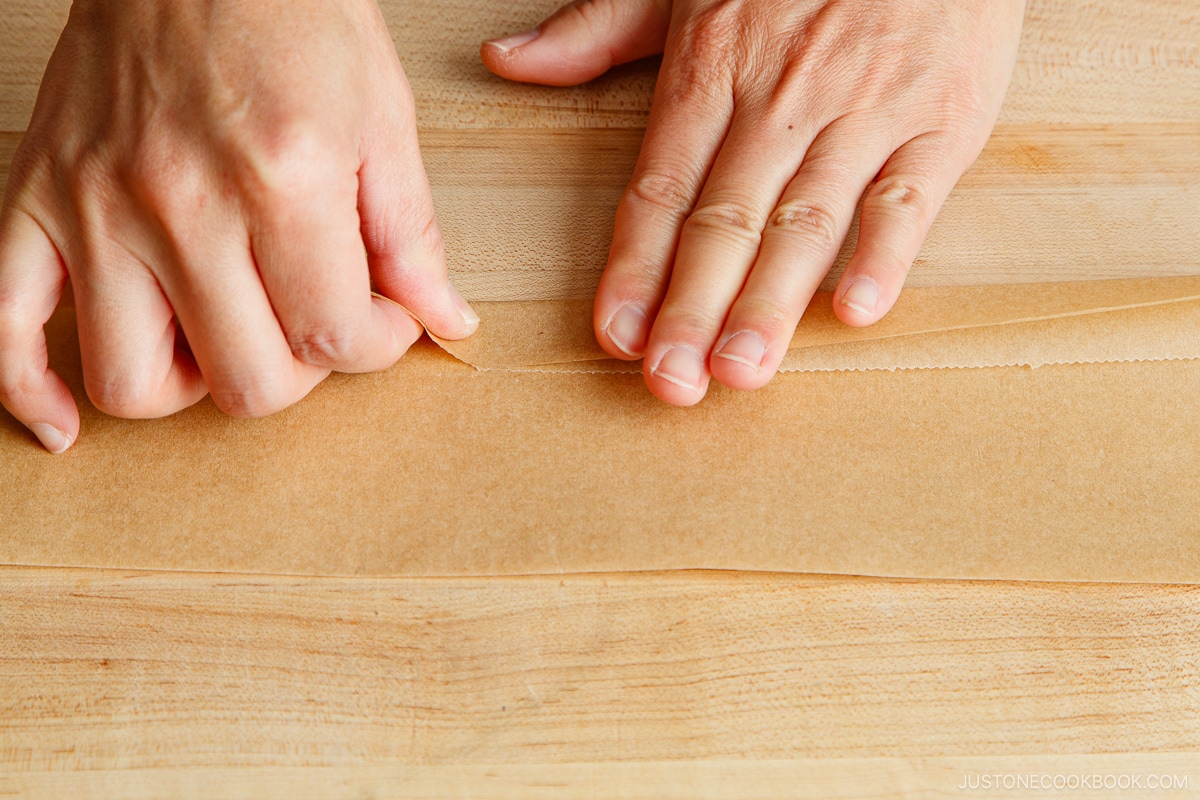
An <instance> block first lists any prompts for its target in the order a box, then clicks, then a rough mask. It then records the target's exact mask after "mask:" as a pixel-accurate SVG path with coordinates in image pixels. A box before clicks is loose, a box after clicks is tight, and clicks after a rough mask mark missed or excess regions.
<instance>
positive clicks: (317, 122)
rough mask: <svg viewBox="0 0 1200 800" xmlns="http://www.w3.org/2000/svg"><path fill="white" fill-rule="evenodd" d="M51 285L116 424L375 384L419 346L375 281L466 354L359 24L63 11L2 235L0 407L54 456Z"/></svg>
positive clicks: (385, 79)
mask: <svg viewBox="0 0 1200 800" xmlns="http://www.w3.org/2000/svg"><path fill="white" fill-rule="evenodd" d="M68 278H69V279H70V281H71V285H72V287H73V289H74V294H75V303H76V308H77V313H78V323H79V341H80V349H81V355H82V358H83V373H84V384H85V387H86V389H87V393H88V396H89V398H90V399H91V400H92V402H93V403H94V404H95V405H96V407H97V408H99V409H100V410H101V411H105V412H107V413H110V414H114V415H116V416H121V417H130V418H149V417H160V416H165V415H168V414H172V413H174V412H176V411H179V410H180V409H182V408H185V407H187V406H190V405H192V404H193V403H195V402H197V401H198V400H200V399H201V398H202V397H203V396H204V395H205V394H206V393H208V392H211V393H212V396H213V399H214V401H215V402H216V403H217V405H218V406H219V407H220V408H221V409H222V410H224V411H226V412H227V413H229V414H233V415H237V416H261V415H265V414H270V413H272V412H274V411H277V410H279V409H282V408H284V407H285V406H288V405H290V404H292V403H294V402H296V401H297V400H299V399H300V398H302V397H304V395H306V394H307V393H308V392H309V391H310V390H311V389H312V388H313V387H314V386H315V385H316V384H317V383H319V382H321V381H322V380H323V379H324V378H325V377H326V376H327V375H328V374H329V373H330V371H332V370H338V371H342V372H367V371H374V370H379V369H384V368H386V367H388V366H390V365H391V364H393V363H394V362H395V361H396V360H397V359H399V358H400V357H401V356H402V355H403V354H404V353H405V351H406V350H407V349H408V347H409V346H410V345H411V344H412V343H413V342H414V341H415V340H416V339H417V338H418V337H419V336H420V334H421V332H422V328H421V325H420V324H419V323H417V322H416V321H414V319H413V318H412V317H410V316H409V315H408V314H406V313H405V311H404V310H403V309H401V308H399V307H398V306H397V305H394V304H392V303H389V302H388V301H387V300H383V299H380V298H373V297H372V295H371V285H372V280H373V281H374V284H375V287H376V289H377V290H378V291H379V292H380V293H381V294H383V295H385V296H386V297H388V298H390V299H391V300H394V301H395V302H396V303H399V304H400V305H403V306H404V308H407V309H408V310H410V311H411V312H412V313H413V314H414V315H415V316H416V317H417V318H419V319H420V320H421V322H422V323H424V324H425V325H427V326H428V327H429V329H430V331H432V332H433V333H435V334H437V335H438V336H441V337H443V338H447V339H457V338H463V337H465V336H468V335H470V334H471V333H472V332H473V331H474V330H475V328H476V326H477V325H478V317H477V316H475V314H474V312H472V311H471V309H470V307H469V306H468V305H467V304H466V302H465V301H463V299H462V298H461V296H459V294H458V293H457V292H456V291H455V290H454V288H453V287H452V286H451V285H450V283H449V280H448V277H447V272H446V264H445V260H444V256H443V252H442V238H441V233H440V230H439V228H438V225H437V222H436V221H435V219H434V214H433V203H432V199H431V196H430V192H429V185H428V182H427V179H426V177H425V171H424V168H423V166H422V163H421V158H420V154H419V152H418V148H417V135H416V127H415V121H414V109H413V101H412V95H411V90H410V88H409V86H408V82H407V80H406V79H405V77H404V72H403V70H402V69H401V67H400V63H399V60H398V59H397V56H396V51H395V48H394V47H393V45H392V41H391V38H390V36H389V35H388V31H387V27H386V26H385V24H384V21H383V19H382V16H381V15H380V12H379V8H378V7H377V5H376V4H375V2H374V0H262V1H261V2H253V3H243V2H228V0H216V1H215V2H214V0H76V2H75V3H74V6H73V7H72V10H71V16H70V20H69V21H68V23H67V26H66V29H65V30H64V31H63V34H62V37H61V39H60V40H59V43H58V46H57V48H56V50H55V52H54V55H53V57H52V58H51V60H50V63H49V66H48V67H47V69H46V74H45V77H44V78H43V81H42V87H41V91H40V94H39V97H38V102H37V105H36V108H35V110H34V114H33V119H32V121H31V123H30V126H29V131H28V133H27V135H26V137H25V139H24V142H23V143H22V145H21V147H20V149H19V151H18V152H17V155H16V158H15V159H14V163H13V168H12V172H11V178H10V181H9V185H8V191H7V193H6V196H5V199H4V206H3V210H2V211H0V402H2V403H3V405H4V406H5V407H6V408H7V409H8V410H9V411H10V412H11V413H12V414H13V416H15V417H16V418H17V419H19V420H20V421H21V422H23V423H25V424H26V425H27V426H28V427H29V428H30V429H31V430H32V431H33V432H34V433H35V434H36V435H37V436H38V438H39V439H40V440H41V441H42V443H43V445H45V447H46V448H47V449H48V450H50V451H51V452H62V451H63V450H65V449H66V448H67V447H69V446H70V445H71V443H72V442H74V441H75V439H76V438H77V437H78V435H79V414H78V411H77V409H76V407H75V403H74V400H73V399H72V396H71V393H70V391H69V390H68V389H67V387H66V384H65V383H63V381H62V380H61V378H59V376H58V375H56V374H55V373H54V372H53V371H52V370H50V368H49V366H48V363H47V353H46V340H45V335H44V333H43V326H44V324H45V322H46V320H47V319H48V318H49V317H50V315H51V313H52V312H53V311H54V308H55V307H56V305H57V304H58V301H59V298H60V296H61V294H62V291H63V288H64V285H65V282H66V280H67V279H68ZM185 337H186V338H185Z"/></svg>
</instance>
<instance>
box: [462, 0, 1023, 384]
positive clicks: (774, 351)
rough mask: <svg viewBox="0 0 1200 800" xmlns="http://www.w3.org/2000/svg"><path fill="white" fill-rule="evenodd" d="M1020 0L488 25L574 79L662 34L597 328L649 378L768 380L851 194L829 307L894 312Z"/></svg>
mask: <svg viewBox="0 0 1200 800" xmlns="http://www.w3.org/2000/svg"><path fill="white" fill-rule="evenodd" d="M1023 12H1024V2H1023V0H967V2H962V1H961V0H674V2H672V0H582V1H581V2H577V3H574V4H572V5H569V6H566V7H564V8H562V9H560V10H559V11H558V13H556V14H555V15H554V16H552V17H551V18H550V19H548V20H546V21H545V22H543V23H542V25H541V26H540V27H539V28H538V29H537V30H535V31H530V32H528V33H524V34H517V35H515V36H511V37H507V38H505V39H500V40H496V41H493V42H489V43H486V44H484V46H483V49H482V55H483V59H484V62H485V63H486V64H487V66H488V67H489V68H490V69H491V70H492V71H494V72H496V73H497V74H499V75H501V76H503V77H506V78H511V79H513V80H520V81H529V82H533V83H543V84H551V85H556V86H558V85H571V84H575V83H580V82H582V81H586V80H589V79H591V78H594V77H596V76H597V75H600V74H601V73H603V72H604V71H605V70H607V69H609V68H610V67H611V66H613V65H614V64H619V63H623V62H627V61H632V60H634V59H637V58H641V57H643V56H647V55H651V54H653V53H656V52H659V51H662V52H663V54H664V55H663V63H662V69H661V71H660V73H659V77H658V84H657V88H656V89H655V94H654V103H653V106H652V108H651V111H650V121H649V125H648V127H647V130H646V137H645V140H644V142H643V144H642V151H641V155H640V157H639V159H638V163H637V167H636V168H635V171H634V175H633V178H632V180H631V181H630V183H629V187H628V189H627V190H626V192H625V195H624V197H623V198H622V200H621V203H620V205H619V207H618V209H617V218H616V229H615V232H614V234H613V243H612V249H611V251H610V253H609V261H608V266H607V268H606V270H605V272H604V276H603V278H602V280H601V284H600V290H599V293H598V294H597V297H596V307H595V328H596V336H597V338H598V340H599V342H600V344H601V346H602V347H603V348H604V349H605V350H606V351H607V352H608V353H610V354H611V355H612V356H614V357H616V358H623V359H634V358H639V357H643V356H644V357H645V361H644V366H643V372H644V374H645V378H646V383H647V385H648V386H649V387H650V391H651V392H653V393H654V394H655V395H656V396H658V397H659V398H661V399H663V400H665V401H666V402H668V403H673V404H675V405H692V404H693V403H696V402H698V401H699V400H700V399H701V398H702V397H703V396H704V393H705V392H706V391H707V388H708V383H709V380H710V378H714V377H715V378H716V379H717V380H718V381H720V382H721V383H723V384H725V385H727V386H731V387H735V388H739V389H753V388H757V387H759V386H762V385H764V384H765V383H767V382H768V381H769V380H770V379H771V378H772V376H773V375H774V374H775V372H776V370H777V369H778V366H779V363H780V361H781V360H782V358H783V355H784V353H785V352H786V351H787V347H788V343H789V341H790V339H791V336H792V333H793V332H794V330H795V328H796V324H797V323H798V322H799V320H800V315H801V314H802V313H803V311H804V309H805V308H806V307H807V305H808V302H809V300H810V299H811V298H812V296H813V293H814V292H815V291H816V289H817V287H818V286H819V285H820V283H821V281H822V279H823V278H824V276H825V274H826V273H827V272H828V271H829V269H830V267H831V265H832V264H833V262H834V259H835V258H836V257H837V254H838V252H839V250H840V249H841V245H842V242H843V240H844V239H845V237H846V233H847V231H848V229H849V227H850V224H851V221H852V220H853V217H854V213H855V209H856V207H857V205H858V203H859V201H860V199H861V201H862V214H861V219H860V228H859V236H858V242H857V246H856V249H855V251H854V255H853V257H852V258H851V259H850V261H849V263H848V265H847V267H846V271H845V274H844V275H843V277H842V278H841V282H840V283H839V284H838V287H837V291H836V293H835V294H834V307H835V312H836V313H837V315H838V316H839V317H840V318H841V319H842V320H843V321H844V322H846V323H847V324H850V325H869V324H871V323H872V322H875V321H877V320H878V319H879V318H880V317H882V316H883V315H884V314H886V313H887V312H888V310H889V309H890V308H891V307H892V304H893V303H895V301H896V298H897V296H898V295H899V293H900V288H901V285H902V284H903V282H904V278H905V276H906V275H907V273H908V270H909V268H910V267H911V265H912V262H913V259H914V258H915V257H916V255H917V251H918V250H919V249H920V247H921V243H922V241H923V240H924V238H925V236H926V234H927V233H928V231H929V227H930V225H931V224H932V223H933V218H934V216H935V215H936V214H937V212H938V210H939V209H940V208H941V205H942V203H943V201H944V200H945V198H946V196H947V195H948V194H949V193H950V190H951V189H952V188H953V186H954V184H955V183H956V182H957V180H958V179H959V177H961V175H962V173H963V172H965V171H966V170H967V168H968V167H969V166H970V164H971V163H972V162H973V161H974V160H975V158H976V157H977V156H978V155H979V152H980V151H981V150H982V149H983V145H984V142H985V141H986V139H987V137H988V134H989V133H990V132H991V129H992V126H993V125H994V124H995V120H996V116H997V114H998V113H999V109H1000V103H1001V101H1002V99H1003V95H1004V91H1005V88H1006V87H1007V84H1008V80H1009V77H1010V75H1011V73H1012V69H1013V65H1014V63H1015V60H1016V50H1017V43H1018V40H1019V38H1020V28H1021V20H1022V16H1023Z"/></svg>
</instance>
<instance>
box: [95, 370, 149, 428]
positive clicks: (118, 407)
mask: <svg viewBox="0 0 1200 800" xmlns="http://www.w3.org/2000/svg"><path fill="white" fill-rule="evenodd" d="M84 389H85V390H86V391H87V396H88V399H89V400H91V401H92V405H94V406H95V407H96V408H98V409H99V410H101V411H103V412H104V413H105V414H108V415H109V416H113V417H121V418H123V419H145V418H147V417H156V416H159V410H160V403H159V399H158V397H157V395H156V393H155V391H154V387H152V386H151V385H150V383H149V381H147V380H145V379H141V378H128V377H124V376H120V375H109V374H104V375H95V376H93V375H85V376H84Z"/></svg>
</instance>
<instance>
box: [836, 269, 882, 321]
mask: <svg viewBox="0 0 1200 800" xmlns="http://www.w3.org/2000/svg"><path fill="white" fill-rule="evenodd" d="M878 303H879V285H878V284H877V283H875V281H873V280H872V279H870V278H868V277H867V276H865V275H864V276H862V277H861V278H855V279H854V280H853V281H851V282H850V285H849V286H847V287H846V291H845V292H844V293H843V294H842V305H844V306H850V307H851V308H853V309H854V310H855V311H857V312H859V313H860V314H874V313H875V306H876V305H877V304H878Z"/></svg>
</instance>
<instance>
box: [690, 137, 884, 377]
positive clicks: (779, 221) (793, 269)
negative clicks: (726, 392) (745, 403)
mask: <svg viewBox="0 0 1200 800" xmlns="http://www.w3.org/2000/svg"><path fill="white" fill-rule="evenodd" d="M872 133H873V132H872V131H865V130H862V129H858V128H855V127H851V125H850V124H849V123H834V124H833V125H831V126H829V127H828V128H826V129H825V130H824V131H822V132H821V135H820V136H818V137H817V139H816V141H814V142H813V144H812V146H811V147H810V148H809V150H808V152H807V153H806V155H805V158H804V163H803V164H802V165H801V166H800V169H799V170H798V171H797V172H796V175H795V177H794V178H793V179H792V180H791V182H790V183H789V184H788V186H787V188H786V189H785V190H784V192H783V196H782V197H781V198H780V200H779V204H778V206H776V207H775V208H774V209H773V210H772V211H771V213H770V214H769V215H768V218H767V221H766V227H765V228H764V230H763V238H762V246H761V248H760V250H759V253H758V257H757V259H756V261H755V263H754V267H753V269H752V270H751V271H750V275H749V277H748V278H747V280H746V284H745V286H744V287H743V288H742V289H741V292H740V294H739V295H738V298H737V300H736V301H735V302H734V303H733V307H732V308H731V309H730V311H729V316H728V318H727V319H726V320H725V324H724V328H723V330H722V331H721V334H720V336H719V337H718V339H717V344H716V348H715V349H714V351H713V358H712V359H711V361H710V366H711V369H712V372H713V376H714V377H715V378H716V379H717V380H718V381H720V382H721V383H723V384H725V385H727V386H731V387H734V388H738V389H756V388H758V387H760V386H762V385H764V384H766V383H767V382H768V381H770V380H771V377H772V376H773V375H774V374H775V372H776V370H777V369H778V368H779V362H780V361H781V360H782V359H783V356H784V354H785V353H786V352H787V348H788V345H789V344H790V342H791V338H792V334H793V333H794V332H795V330H796V325H797V323H798V322H799V321H800V317H801V315H803V313H804V310H805V308H807V307H808V303H809V301H810V300H811V299H812V296H813V294H814V293H815V292H816V290H817V287H818V286H820V284H821V281H822V279H823V278H824V277H825V274H826V273H827V272H829V268H830V267H831V266H832V265H833V262H834V260H835V259H836V258H837V255H838V252H839V251H840V250H841V247H842V242H843V241H844V240H845V238H846V233H847V231H849V229H850V224H851V222H852V220H853V219H854V210H855V208H856V207H857V205H858V200H859V198H860V197H862V194H863V191H864V189H865V188H866V186H867V184H868V183H869V182H870V181H871V178H873V177H874V176H875V174H876V173H877V172H878V170H879V166H880V164H882V162H883V160H884V159H885V158H886V157H887V151H886V150H885V148H886V145H887V143H884V144H883V145H882V146H879V145H876V146H875V147H872V145H871V141H870V139H871V136H872ZM872 150H874V151H875V152H872Z"/></svg>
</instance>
